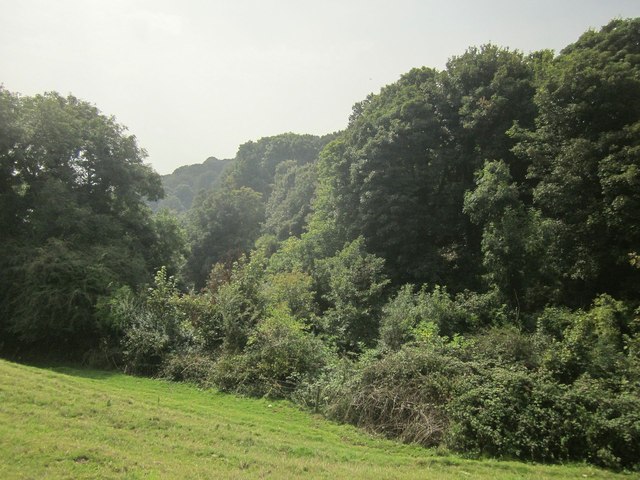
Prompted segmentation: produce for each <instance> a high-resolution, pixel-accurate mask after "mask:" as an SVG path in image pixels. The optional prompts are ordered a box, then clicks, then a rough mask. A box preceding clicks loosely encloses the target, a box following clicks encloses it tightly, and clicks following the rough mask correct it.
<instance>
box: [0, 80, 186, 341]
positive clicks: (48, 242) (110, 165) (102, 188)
mask: <svg viewBox="0 0 640 480" xmlns="http://www.w3.org/2000/svg"><path fill="white" fill-rule="evenodd" d="M0 120H1V121H3V122H7V124H8V128H7V129H6V130H5V129H3V136H2V142H0V149H1V150H0V160H1V164H2V171H1V173H0V175H1V180H0V181H2V183H3V187H6V190H5V189H4V188H3V195H2V198H0V201H1V202H2V205H1V206H2V207H3V208H2V210H3V213H2V219H1V220H2V227H3V228H2V229H1V230H2V231H3V234H4V235H5V243H4V248H3V251H2V252H1V253H0V269H2V271H3V275H2V278H1V279H0V310H1V312H2V317H3V318H4V319H5V322H6V323H5V325H4V330H5V333H6V334H10V335H11V337H13V338H16V339H18V340H19V341H20V342H22V343H23V344H26V345H37V344H42V343H43V342H46V343H47V345H48V346H49V347H50V348H51V347H53V348H56V347H57V348H59V349H67V350H69V349H71V350H72V351H73V350H76V349H81V348H86V347H88V346H91V345H95V343H96V335H97V333H96V332H97V325H96V318H95V303H96V301H97V298H98V297H99V296H101V295H105V294H107V293H108V292H109V290H110V289H111V288H112V287H117V286H118V285H122V284H128V285H131V286H134V285H137V284H140V283H143V282H145V281H147V280H148V279H149V278H150V275H151V273H152V272H153V271H154V270H155V269H156V268H159V267H160V266H161V265H163V264H169V262H170V260H171V257H172V256H173V254H174V252H173V251H172V249H173V247H172V248H164V249H160V250H159V249H157V248H156V245H158V241H159V236H160V235H161V233H162V232H159V231H158V230H156V229H155V228H154V223H153V221H152V219H151V212H150V211H149V209H148V208H147V207H146V205H145V202H144V201H145V199H151V200H153V199H157V198H159V197H160V196H161V195H162V188H161V185H160V177H159V176H158V175H157V174H156V173H155V172H154V171H153V170H152V169H151V167H149V166H148V165H145V164H144V163H143V161H144V158H145V156H146V154H145V152H144V150H142V149H140V148H139V147H138V145H137V143H136V139H135V137H133V136H131V135H128V134H127V133H126V129H125V128H124V127H123V126H121V125H119V124H118V123H116V121H115V119H114V118H113V117H107V116H105V115H103V114H102V113H100V111H99V110H98V109H97V108H96V107H95V106H93V105H91V104H89V103H87V102H84V101H81V100H78V99H77V98H75V97H73V96H68V97H62V96H60V95H58V94H57V93H47V94H45V95H37V96H35V97H18V96H16V95H11V94H9V93H8V92H6V91H0Z"/></svg>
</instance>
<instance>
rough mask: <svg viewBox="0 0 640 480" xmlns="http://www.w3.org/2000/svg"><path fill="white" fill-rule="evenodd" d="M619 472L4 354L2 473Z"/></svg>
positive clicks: (507, 475) (386, 475) (539, 475)
mask: <svg viewBox="0 0 640 480" xmlns="http://www.w3.org/2000/svg"><path fill="white" fill-rule="evenodd" d="M618 477H619V478H630V477H631V476H630V475H627V476H625V475H616V474H613V473H611V472H606V471H603V470H598V469H595V468H592V467H588V466H583V465H569V466H544V465H529V464H523V463H517V462H499V461H493V460H482V461H473V460H466V459H462V458H459V457H454V456H444V455H437V454H436V452H434V451H432V450H425V449H423V448H420V447H416V446H409V445H400V444H397V443H394V442H391V441H387V440H383V439H380V438H375V437H372V436H369V435H367V434H365V433H363V432H360V431H358V430H356V429H354V428H351V427H348V426H342V425H335V424H333V423H330V422H327V421H325V420H323V419H322V418H320V417H318V416H314V415H311V414H309V413H306V412H303V411H301V410H299V409H297V408H296V407H295V406H292V405H290V404H289V403H287V402H273V401H270V400H254V399H245V398H239V397H236V396H232V395H226V394H221V393H218V392H215V391H202V390H198V389H197V388H194V387H191V386H188V385H182V384H176V383H168V382H162V381H158V380H149V379H142V378H135V377H129V376H126V375H122V374H116V373H109V372H101V371H92V370H78V369H70V368H53V369H44V368H35V367H27V366H23V365H18V364H15V363H10V362H6V361H0V479H14V478H25V479H27V478H70V479H76V478H151V479H153V478H180V479H182V478H274V479H280V478H327V479H334V480H335V479H337V478H348V479H354V478H362V479H365V478H366V479H399V478H415V479H425V478H426V479H430V478H434V479H441V478H442V479H446V478H487V479H489V478H491V479H494V478H496V479H525V478H530V479H545V478H548V479H552V478H553V479H555V478H572V479H573V478H618Z"/></svg>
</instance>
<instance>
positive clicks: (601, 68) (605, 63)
mask: <svg viewBox="0 0 640 480" xmlns="http://www.w3.org/2000/svg"><path fill="white" fill-rule="evenodd" d="M535 102H536V106H537V108H538V111H539V114H538V116H537V118H536V125H535V129H531V130H529V131H526V132H521V133H520V135H521V137H520V139H521V142H520V144H519V145H518V147H517V149H516V152H517V153H518V154H519V155H520V157H521V158H523V159H524V160H525V161H526V162H529V163H531V167H530V169H529V173H528V178H529V181H530V182H532V183H533V184H534V185H535V188H534V189H533V200H534V204H535V205H536V206H537V207H538V208H539V209H540V210H541V211H542V214H543V215H544V216H545V217H548V218H551V219H554V220H556V221H557V222H558V223H559V224H560V226H561V228H560V229H559V231H558V235H557V236H556V237H555V239H554V244H555V246H556V250H557V251H558V252H562V253H561V255H560V256H559V257H558V258H556V261H557V262H558V264H559V265H560V271H561V279H562V283H563V284H564V286H565V296H564V301H566V302H568V303H569V304H577V305H587V304H589V302H590V301H591V299H592V298H593V297H594V295H595V294H596V293H602V292H610V293H616V292H624V291H627V292H628V293H631V292H637V289H638V287H639V286H640V285H639V283H638V282H639V281H640V279H639V278H638V275H637V272H635V271H634V270H633V269H632V268H631V267H630V266H629V265H628V261H627V257H628V254H629V253H630V252H633V251H637V249H638V248H639V247H640V227H639V225H640V208H638V207H639V206H640V189H639V188H638V185H640V173H639V172H640V170H639V166H640V143H639V142H640V136H639V135H638V133H639V132H640V19H633V20H614V21H612V22H611V23H609V24H608V25H607V26H605V27H604V28H603V29H602V30H600V31H589V32H587V33H585V34H584V35H582V36H581V37H580V39H579V40H578V41H577V42H575V43H574V44H572V45H570V46H568V47H567V48H565V49H564V50H563V51H562V52H561V53H560V55H558V57H556V58H555V59H554V60H553V61H552V62H551V63H550V64H549V65H548V66H547V68H546V70H545V71H544V74H543V75H542V79H541V82H540V86H539V89H538V92H537V94H536V97H535Z"/></svg>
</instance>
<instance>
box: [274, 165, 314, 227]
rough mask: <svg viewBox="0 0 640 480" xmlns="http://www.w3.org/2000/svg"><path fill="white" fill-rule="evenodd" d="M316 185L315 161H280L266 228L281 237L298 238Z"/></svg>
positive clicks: (308, 212) (305, 221) (309, 209)
mask: <svg viewBox="0 0 640 480" xmlns="http://www.w3.org/2000/svg"><path fill="white" fill-rule="evenodd" d="M315 187H316V172H315V164H314V163H307V164H304V165H298V164H297V163H296V162H295V160H287V161H284V162H282V163H280V164H278V166H277V167H276V173H275V177H274V185H273V191H272V192H271V195H270V196H269V200H268V202H267V205H266V219H265V224H264V227H263V230H264V231H265V232H267V233H272V234H274V235H275V236H276V237H277V238H278V239H280V240H284V239H286V238H288V237H292V236H297V237H299V236H300V235H301V234H302V232H303V230H304V226H305V225H306V223H307V217H308V216H309V215H310V214H311V202H312V198H313V195H314V193H315Z"/></svg>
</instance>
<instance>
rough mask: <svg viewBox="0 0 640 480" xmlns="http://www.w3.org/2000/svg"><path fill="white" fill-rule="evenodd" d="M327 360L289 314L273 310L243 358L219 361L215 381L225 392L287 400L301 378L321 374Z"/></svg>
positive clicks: (312, 338)
mask: <svg viewBox="0 0 640 480" xmlns="http://www.w3.org/2000/svg"><path fill="white" fill-rule="evenodd" d="M324 361H325V348H324V346H323V345H322V342H320V340H318V339H317V338H316V337H315V336H313V335H312V334H310V333H308V332H306V331H305V330H304V325H303V324H302V323H300V322H299V321H298V320H296V319H295V318H293V317H292V316H291V315H290V314H288V313H287V312H286V311H282V310H273V311H272V312H271V313H270V315H269V316H268V317H267V318H266V319H265V320H263V321H262V322H260V323H259V324H258V326H257V328H256V330H255V332H254V333H253V334H252V335H251V337H250V338H249V340H248V343H247V346H246V349H245V351H244V352H243V353H242V354H241V355H237V354H236V355H233V354H232V355H225V356H223V357H222V358H221V359H219V360H218V363H217V364H216V368H215V381H216V383H217V384H218V385H219V386H220V388H222V389H224V390H235V391H238V392H241V393H246V394H250V395H267V396H271V397H287V396H289V395H290V394H291V393H292V392H293V391H294V390H295V388H296V386H297V385H298V383H299V381H300V379H301V378H303V377H305V376H313V375H315V374H316V373H317V372H319V371H320V369H321V368H322V366H323V364H324Z"/></svg>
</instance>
